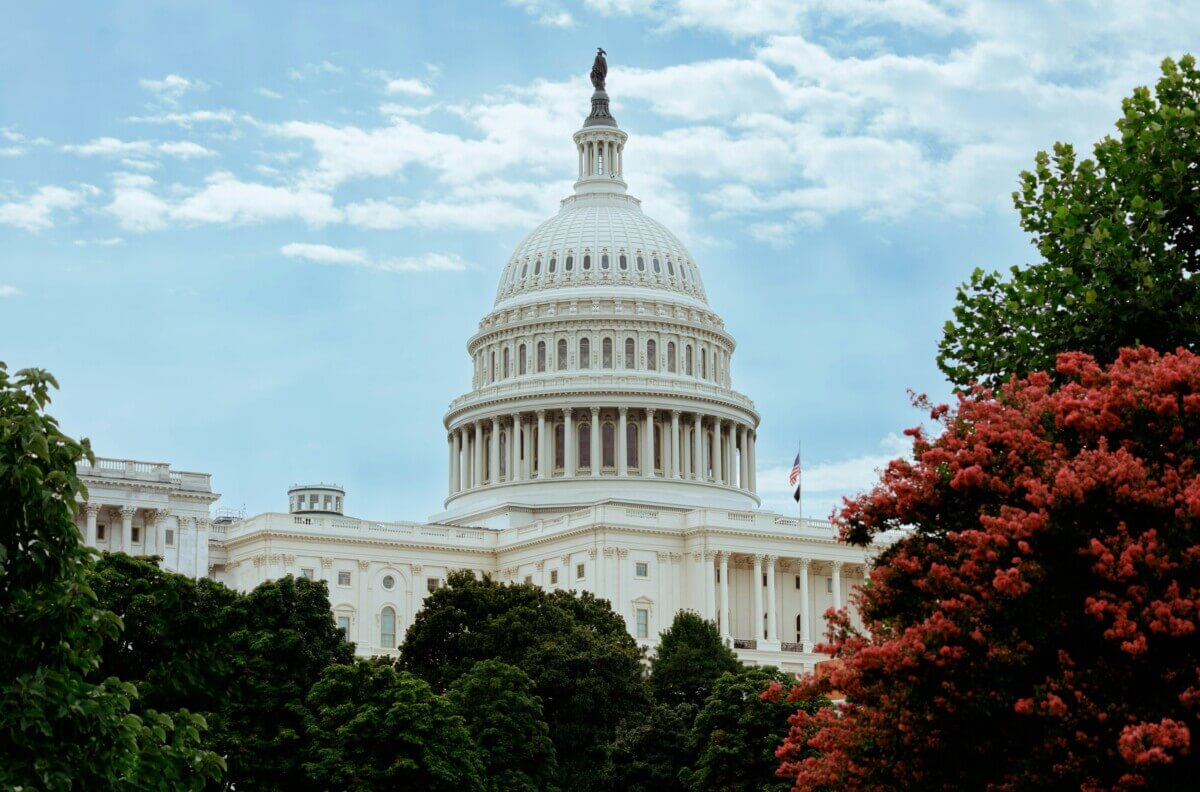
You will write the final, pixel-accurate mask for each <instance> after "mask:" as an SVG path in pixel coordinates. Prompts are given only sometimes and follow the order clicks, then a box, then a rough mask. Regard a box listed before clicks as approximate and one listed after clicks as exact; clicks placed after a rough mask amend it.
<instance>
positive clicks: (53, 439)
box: [0, 363, 222, 790]
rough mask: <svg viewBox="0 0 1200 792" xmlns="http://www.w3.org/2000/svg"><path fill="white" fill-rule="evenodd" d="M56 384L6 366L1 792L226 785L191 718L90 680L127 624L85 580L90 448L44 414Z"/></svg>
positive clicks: (131, 690)
mask: <svg viewBox="0 0 1200 792" xmlns="http://www.w3.org/2000/svg"><path fill="white" fill-rule="evenodd" d="M52 387H57V383H56V382H55V381H54V378H53V377H51V376H50V375H49V374H48V373H46V372H43V371H39V370H36V369H25V370H22V371H18V372H17V373H16V375H15V376H14V377H12V378H10V377H9V374H8V370H7V367H5V366H4V364H3V363H0V787H2V788H4V789H21V788H26V789H44V790H58V789H63V790H67V789H112V788H114V787H118V786H119V787H124V788H132V789H196V788H199V787H201V786H202V785H203V784H204V783H205V782H206V780H208V779H216V778H219V777H220V771H221V768H222V763H221V760H220V758H219V757H218V756H216V755H215V754H213V753H212V752H209V751H205V750H203V749H202V748H201V747H200V732H201V730H202V729H203V728H204V725H205V724H204V720H203V718H201V717H199V716H198V715H194V714H191V713H188V712H186V711H182V712H178V713H174V714H170V715H168V714H164V713H159V712H155V711H153V710H151V711H147V712H146V713H144V714H143V715H142V716H141V717H139V716H138V715H135V714H133V713H131V712H130V707H131V703H132V702H133V701H134V700H135V699H136V696H137V690H136V688H135V687H134V686H133V685H131V684H129V683H123V682H120V681H119V680H117V679H115V678H110V679H106V680H104V681H101V682H95V681H92V680H90V679H89V675H91V674H93V673H94V672H95V670H96V668H97V667H98V665H99V663H100V651H101V645H102V643H103V642H104V641H105V640H114V639H115V638H116V637H117V635H118V633H119V631H120V629H121V622H120V620H119V619H118V618H117V617H116V616H115V615H113V614H112V613H108V612H106V611H104V610H102V609H101V608H99V607H98V606H97V604H96V597H95V594H94V593H93V592H92V590H91V589H90V588H89V587H88V585H87V583H86V580H85V571H86V569H87V566H88V564H90V563H91V556H92V553H91V551H89V550H88V549H87V548H86V547H85V546H84V544H83V539H82V537H81V536H80V534H79V529H78V528H77V527H76V526H75V522H74V513H75V510H76V509H77V508H78V502H79V500H80V499H83V498H86V497H87V491H86V489H85V488H84V486H83V484H82V482H81V481H80V480H79V477H78V476H77V475H76V463H78V462H80V461H82V460H85V459H87V460H89V461H90V460H92V459H93V457H92V453H91V449H90V447H89V445H88V443H87V441H86V440H85V441H83V442H76V441H75V440H73V439H71V438H70V437H67V436H66V435H64V434H63V433H62V432H61V431H59V428H58V423H57V421H55V420H54V418H52V417H51V416H50V415H48V414H47V413H46V412H45V410H46V406H47V404H48V403H49V401H50V397H49V394H50V389H51V388H52Z"/></svg>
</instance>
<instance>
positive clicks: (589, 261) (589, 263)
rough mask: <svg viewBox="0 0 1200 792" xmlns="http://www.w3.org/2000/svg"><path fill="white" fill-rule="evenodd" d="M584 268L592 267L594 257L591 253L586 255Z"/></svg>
mask: <svg viewBox="0 0 1200 792" xmlns="http://www.w3.org/2000/svg"><path fill="white" fill-rule="evenodd" d="M583 268H584V269H585V270H590V269H591V268H592V257H591V256H590V255H586V254H585V255H584V257H583Z"/></svg>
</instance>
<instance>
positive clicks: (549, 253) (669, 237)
mask: <svg viewBox="0 0 1200 792" xmlns="http://www.w3.org/2000/svg"><path fill="white" fill-rule="evenodd" d="M579 286H605V287H610V286H612V287H622V286H624V287H629V288H637V289H638V290H639V292H640V293H642V294H644V293H645V292H646V290H658V291H667V292H673V293H675V294H683V295H686V296H688V297H691V298H693V299H694V300H697V301H699V302H700V303H703V304H707V302H708V300H707V298H706V297H705V294H704V284H703V283H702V282H701V280H700V273H699V271H698V270H697V268H696V265H695V262H694V261H693V260H692V257H691V255H690V254H689V253H688V251H687V248H685V247H684V246H683V243H682V242H680V241H679V239H678V238H677V237H676V236H675V235H674V234H672V233H671V232H670V231H668V230H667V229H666V227H665V226H663V225H662V224H661V223H659V222H657V221H655V220H652V219H651V218H649V217H647V216H646V215H645V214H644V213H643V212H642V208H641V206H640V205H639V202H638V201H637V199H635V198H631V197H629V196H626V195H619V194H590V195H577V196H571V197H569V198H567V199H566V200H564V201H563V204H562V208H561V209H560V210H559V212H558V214H556V215H554V217H551V218H550V219H549V220H547V221H545V222H544V223H542V224H541V225H539V226H538V227H537V228H535V229H534V230H533V232H532V233H530V234H529V236H527V237H525V239H524V240H523V241H522V242H521V244H520V245H518V246H517V249H516V251H515V252H514V253H513V255H512V258H510V259H509V261H508V265H507V266H506V267H505V268H504V273H503V274H502V275H501V277H500V288H499V289H498V290H497V292H496V307H497V308H500V307H503V305H504V303H506V302H508V301H509V300H511V299H513V298H518V297H521V296H523V295H526V294H529V293H535V292H544V291H545V290H546V289H556V288H572V287H579Z"/></svg>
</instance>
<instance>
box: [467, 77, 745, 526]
mask: <svg viewBox="0 0 1200 792" xmlns="http://www.w3.org/2000/svg"><path fill="white" fill-rule="evenodd" d="M603 83H604V80H603V77H601V78H600V79H599V81H597V80H596V79H595V77H594V79H593V84H594V85H595V87H596V91H595V92H594V93H593V95H592V110H591V113H590V114H589V115H588V116H587V118H586V119H585V121H584V125H583V127H582V128H581V129H580V130H579V131H578V132H576V133H575V135H574V142H575V154H576V165H577V174H578V178H577V180H576V182H575V189H574V194H573V195H570V196H568V197H566V198H564V199H563V201H562V203H561V207H560V208H559V211H558V213H557V214H555V215H554V216H553V217H551V218H550V219H548V220H546V221H545V222H543V223H542V224H541V225H539V226H538V227H537V228H535V229H534V230H533V231H531V232H530V233H529V234H528V235H527V236H526V237H525V239H523V240H522V241H521V243H520V244H519V245H518V246H517V248H516V250H515V251H513V254H512V256H511V257H510V258H509V259H508V261H507V263H506V264H505V267H504V270H503V272H502V274H501V276H500V283H499V286H498V288H497V290H496V300H495V304H494V306H493V309H492V311H491V312H490V313H488V314H487V315H486V316H485V317H484V318H483V319H482V320H481V321H480V323H479V332H478V333H476V334H475V335H474V336H473V337H472V338H471V339H470V341H468V344H467V349H468V352H469V354H470V356H471V360H472V363H473V366H474V376H473V378H472V388H471V390H470V391H469V392H468V393H466V394H464V395H463V396H461V397H459V398H458V399H455V400H454V401H453V402H452V403H451V404H450V408H449V410H448V411H447V413H446V416H445V425H446V428H447V430H448V435H447V447H448V455H449V462H448V468H449V471H448V478H449V495H448V497H447V498H446V502H445V503H446V508H447V512H448V515H449V516H451V517H453V518H454V519H456V520H462V519H480V520H481V521H485V522H486V521H488V520H489V519H490V518H492V517H494V516H495V515H497V514H500V513H502V512H503V511H504V509H505V508H506V507H507V506H509V505H520V506H523V507H532V508H538V509H543V508H544V509H547V510H571V509H574V508H578V507H580V506H584V505H587V504H590V503H595V502H597V501H601V500H606V499H613V498H620V499H622V500H625V501H644V502H647V503H658V504H664V503H665V504H678V505H680V506H692V507H696V506H714V507H718V508H741V509H744V508H749V507H754V506H757V505H758V503H759V499H758V496H757V495H756V494H755V486H754V477H755V461H754V446H755V435H756V430H757V427H758V413H757V412H756V411H755V409H754V405H753V403H752V402H751V401H750V400H749V399H748V398H746V397H745V396H743V395H742V394H740V393H738V392H736V391H735V390H733V387H732V381H731V378H730V361H731V358H732V355H733V351H734V346H735V344H734V340H733V338H732V337H731V336H730V335H729V334H728V333H727V332H726V331H725V327H724V322H722V321H721V319H720V317H718V316H717V315H716V314H715V313H713V312H712V311H711V309H710V308H709V306H708V299H707V297H706V295H705V292H704V284H703V281H702V279H701V276H700V271H699V268H698V267H697V265H696V262H695V260H694V259H693V258H692V256H691V254H690V253H689V252H688V250H687V248H686V247H684V245H683V243H682V242H680V241H679V239H678V238H677V237H676V236H675V235H674V234H672V233H671V232H670V231H669V230H668V229H667V228H666V227H665V226H663V225H662V224H661V223H659V222H657V221H655V220H653V219H651V218H650V217H647V216H646V215H645V214H644V213H643V212H642V208H641V202H640V201H639V200H638V199H637V198H634V197H633V196H631V195H628V194H627V191H626V182H625V172H624V151H625V144H626V142H627V141H628V135H627V134H626V133H625V132H624V131H622V130H621V129H620V127H619V126H618V125H617V122H616V119H615V118H613V117H612V115H611V113H610V112H609V108H608V95H607V93H606V92H605V90H604V84H603Z"/></svg>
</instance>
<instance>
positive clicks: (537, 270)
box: [533, 259, 658, 275]
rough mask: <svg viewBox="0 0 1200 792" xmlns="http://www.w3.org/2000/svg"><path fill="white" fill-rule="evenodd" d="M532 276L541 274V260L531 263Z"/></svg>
mask: <svg viewBox="0 0 1200 792" xmlns="http://www.w3.org/2000/svg"><path fill="white" fill-rule="evenodd" d="M654 263H655V264H657V263H658V262H657V261H655V262H654ZM533 274H534V275H541V274H542V260H541V259H538V260H537V261H535V262H534V263H533Z"/></svg>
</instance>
